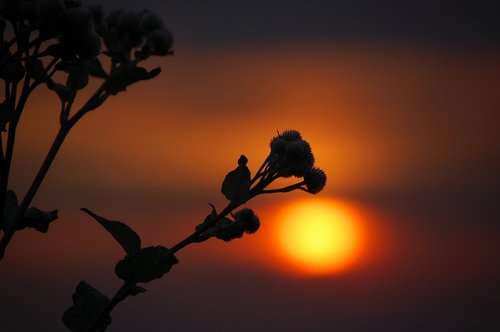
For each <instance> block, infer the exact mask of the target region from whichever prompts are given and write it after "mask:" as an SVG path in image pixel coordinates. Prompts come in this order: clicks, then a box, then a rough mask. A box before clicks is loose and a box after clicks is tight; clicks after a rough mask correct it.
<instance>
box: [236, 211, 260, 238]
mask: <svg viewBox="0 0 500 332" xmlns="http://www.w3.org/2000/svg"><path fill="white" fill-rule="evenodd" d="M233 217H234V220H235V222H236V223H238V224H240V225H241V226H242V228H243V230H244V231H245V232H246V233H248V234H252V233H255V232H256V231H257V230H258V229H259V227H260V220H259V217H257V216H256V215H255V214H254V213H253V210H252V209H248V208H245V209H241V210H240V211H238V212H236V213H234V214H233Z"/></svg>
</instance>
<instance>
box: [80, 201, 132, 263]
mask: <svg viewBox="0 0 500 332" xmlns="http://www.w3.org/2000/svg"><path fill="white" fill-rule="evenodd" d="M81 210H82V211H83V212H85V213H87V214H89V215H90V216H91V217H92V218H94V219H95V220H96V221H97V222H98V223H99V224H101V226H102V227H104V228H105V229H106V230H107V231H108V232H109V234H111V236H112V237H114V238H115V240H116V241H118V243H119V244H120V245H121V246H122V248H123V249H124V250H125V252H126V253H127V254H128V255H132V254H135V253H137V252H139V250H141V238H140V237H139V235H137V233H136V232H134V231H133V230H132V228H130V227H129V226H127V225H126V224H124V223H122V222H120V221H114V220H108V219H106V218H103V217H101V216H99V215H97V214H95V213H94V212H92V211H90V210H89V209H86V208H83V209H81Z"/></svg>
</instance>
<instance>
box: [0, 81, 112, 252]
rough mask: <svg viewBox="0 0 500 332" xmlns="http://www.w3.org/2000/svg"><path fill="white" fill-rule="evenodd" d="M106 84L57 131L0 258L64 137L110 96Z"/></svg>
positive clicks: (8, 232)
mask: <svg viewBox="0 0 500 332" xmlns="http://www.w3.org/2000/svg"><path fill="white" fill-rule="evenodd" d="M105 84H106V81H105V82H103V83H102V85H101V86H100V87H99V88H98V89H97V91H96V92H95V93H94V94H93V95H92V96H91V97H90V98H89V100H88V101H87V102H86V103H85V105H83V106H82V108H81V109H80V110H79V111H78V112H77V113H76V114H75V115H74V116H73V117H72V118H71V119H69V121H67V122H66V123H65V124H64V125H63V126H61V127H60V128H59V131H58V132H57V135H56V137H55V139H54V142H53V143H52V146H51V147H50V150H49V152H48V153H47V155H46V157H45V159H44V161H43V163H42V165H41V166H40V169H39V170H38V173H37V175H36V176H35V179H34V180H33V182H32V184H31V186H30V188H29V189H28V192H27V193H26V195H25V196H24V199H23V200H22V202H21V204H20V205H19V208H18V210H17V213H16V216H15V218H14V222H13V223H12V224H11V225H10V227H9V228H7V229H6V230H5V232H4V234H3V237H2V239H1V240H0V260H1V259H2V258H3V256H4V255H5V250H6V248H7V245H8V244H9V242H10V240H11V239H12V236H13V235H14V233H15V231H16V228H17V225H18V224H19V222H20V220H21V219H22V217H23V216H24V214H25V213H26V210H27V209H28V207H29V205H30V204H31V202H32V201H33V198H34V197H35V194H36V193H37V191H38V189H39V188H40V185H41V184H42V182H43V179H44V178H45V176H46V175H47V172H48V170H49V168H50V166H51V165H52V162H53V161H54V159H55V157H56V155H57V153H58V152H59V149H60V148H61V145H62V144H63V142H64V139H65V138H66V136H67V135H68V133H69V132H70V130H71V128H72V127H73V126H74V125H75V124H76V123H77V122H78V120H80V119H81V117H82V116H84V115H85V114H86V113H87V112H89V111H91V110H93V109H95V108H96V105H100V104H102V103H103V102H104V100H105V99H106V98H107V97H108V95H107V94H106V93H103V92H104V86H105ZM26 98H27V97H26ZM14 128H15V127H14ZM10 129H11V128H10V126H9V134H11V131H10ZM14 131H15V130H14ZM11 144H13V140H12V143H11Z"/></svg>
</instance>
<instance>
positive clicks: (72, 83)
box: [66, 63, 89, 90]
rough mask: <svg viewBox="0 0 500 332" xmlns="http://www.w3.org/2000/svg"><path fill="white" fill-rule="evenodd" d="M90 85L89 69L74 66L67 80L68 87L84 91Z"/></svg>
mask: <svg viewBox="0 0 500 332" xmlns="http://www.w3.org/2000/svg"><path fill="white" fill-rule="evenodd" d="M88 83H89V72H88V71H87V68H86V67H85V66H84V65H83V64H82V63H80V64H78V65H76V66H73V67H72V68H71V69H70V71H69V75H68V79H67V80H66V86H67V87H68V88H70V89H73V90H80V89H83V88H84V87H85V86H87V84H88Z"/></svg>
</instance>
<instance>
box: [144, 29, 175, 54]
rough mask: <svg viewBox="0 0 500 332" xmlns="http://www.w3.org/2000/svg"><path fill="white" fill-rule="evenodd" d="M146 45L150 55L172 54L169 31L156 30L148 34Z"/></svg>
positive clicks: (171, 38)
mask: <svg viewBox="0 0 500 332" xmlns="http://www.w3.org/2000/svg"><path fill="white" fill-rule="evenodd" d="M147 44H148V45H149V47H150V49H151V53H152V54H155V55H167V54H170V53H171V52H172V44H173V37H172V34H171V33H170V31H168V30H165V29H157V30H154V31H151V32H150V33H149V34H148V36H147Z"/></svg>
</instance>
